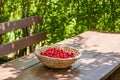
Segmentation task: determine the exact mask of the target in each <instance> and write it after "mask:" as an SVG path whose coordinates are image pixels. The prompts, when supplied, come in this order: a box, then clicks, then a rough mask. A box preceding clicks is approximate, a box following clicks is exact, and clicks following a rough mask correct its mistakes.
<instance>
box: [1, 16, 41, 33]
mask: <svg viewBox="0 0 120 80" xmlns="http://www.w3.org/2000/svg"><path fill="white" fill-rule="evenodd" d="M38 23H42V17H41V16H33V17H28V18H24V19H21V20H17V21H12V22H4V23H0V34H3V33H6V32H10V31H13V30H16V29H20V28H26V27H30V26H32V25H36V24H38Z"/></svg>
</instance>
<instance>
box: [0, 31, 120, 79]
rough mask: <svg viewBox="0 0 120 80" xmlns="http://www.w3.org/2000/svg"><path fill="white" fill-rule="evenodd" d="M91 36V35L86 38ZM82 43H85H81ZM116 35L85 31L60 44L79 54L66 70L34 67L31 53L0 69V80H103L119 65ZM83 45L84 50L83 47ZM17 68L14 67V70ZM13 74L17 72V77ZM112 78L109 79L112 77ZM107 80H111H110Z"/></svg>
mask: <svg viewBox="0 0 120 80" xmlns="http://www.w3.org/2000/svg"><path fill="white" fill-rule="evenodd" d="M89 34H91V35H89ZM84 39H85V43H84V44H81V41H82V40H84ZM119 39H120V34H110V33H99V32H92V31H88V32H85V33H82V34H79V35H77V36H75V37H72V38H69V39H66V40H63V41H61V42H59V43H57V45H65V46H69V47H74V48H77V49H78V50H79V51H80V52H81V51H82V56H81V58H80V59H79V60H78V61H77V62H76V63H74V64H73V65H72V66H71V67H69V68H66V69H60V70H57V69H50V68H47V67H44V66H43V65H42V63H39V64H37V65H34V66H32V67H30V68H27V67H29V66H31V65H33V64H36V63H38V62H39V61H38V59H37V58H36V57H35V55H34V53H33V54H31V55H29V56H24V57H22V58H19V59H16V60H13V61H12V62H8V63H6V64H3V65H1V66H0V72H3V71H4V72H5V74H4V73H0V76H2V77H0V79H5V80H107V78H108V77H109V76H110V75H111V74H112V73H114V72H115V71H116V70H117V69H118V68H119V65H120V45H119V43H120V41H119ZM84 45H86V46H84ZM17 65H18V66H17ZM17 71H19V72H18V73H17ZM112 78H113V77H112ZM112 78H111V79H112Z"/></svg>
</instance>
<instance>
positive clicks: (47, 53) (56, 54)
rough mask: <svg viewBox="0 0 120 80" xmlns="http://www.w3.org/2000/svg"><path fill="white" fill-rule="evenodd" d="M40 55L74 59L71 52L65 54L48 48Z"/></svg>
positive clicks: (60, 50)
mask: <svg viewBox="0 0 120 80" xmlns="http://www.w3.org/2000/svg"><path fill="white" fill-rule="evenodd" d="M40 55H43V56H48V57H52V58H72V57H74V53H73V52H67V51H64V50H62V49H56V48H48V49H47V50H46V51H43V52H41V53H40Z"/></svg>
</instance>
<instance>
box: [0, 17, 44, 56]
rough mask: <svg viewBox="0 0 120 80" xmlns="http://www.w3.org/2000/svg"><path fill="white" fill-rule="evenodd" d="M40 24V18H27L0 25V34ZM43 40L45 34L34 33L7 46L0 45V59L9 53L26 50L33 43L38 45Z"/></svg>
mask: <svg viewBox="0 0 120 80" xmlns="http://www.w3.org/2000/svg"><path fill="white" fill-rule="evenodd" d="M40 23H42V17H41V16H33V17H27V18H23V19H21V20H17V21H13V22H5V23H0V34H3V33H6V32H10V31H14V30H17V29H21V28H27V27H30V26H32V25H36V24H40ZM45 39H46V33H44V32H39V33H35V34H33V35H30V36H26V37H24V38H22V39H19V40H16V41H14V42H10V43H7V44H1V45H0V57H2V56H4V55H6V54H9V53H11V52H15V51H17V50H20V49H23V48H26V47H27V46H31V45H33V44H34V43H39V42H40V41H42V40H45Z"/></svg>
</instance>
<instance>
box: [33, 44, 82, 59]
mask: <svg viewBox="0 0 120 80" xmlns="http://www.w3.org/2000/svg"><path fill="white" fill-rule="evenodd" d="M56 46H57V45H50V46H44V47H42V48H41V49H44V48H48V47H56ZM57 47H58V46H57ZM59 47H68V46H63V45H59ZM68 48H71V49H74V50H76V51H77V52H78V53H79V55H77V56H74V57H72V58H54V57H48V56H43V55H40V51H41V49H39V50H38V51H36V52H35V54H36V56H39V57H44V58H47V59H53V60H72V59H78V58H80V56H81V52H79V50H78V49H76V48H73V47H68Z"/></svg>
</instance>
